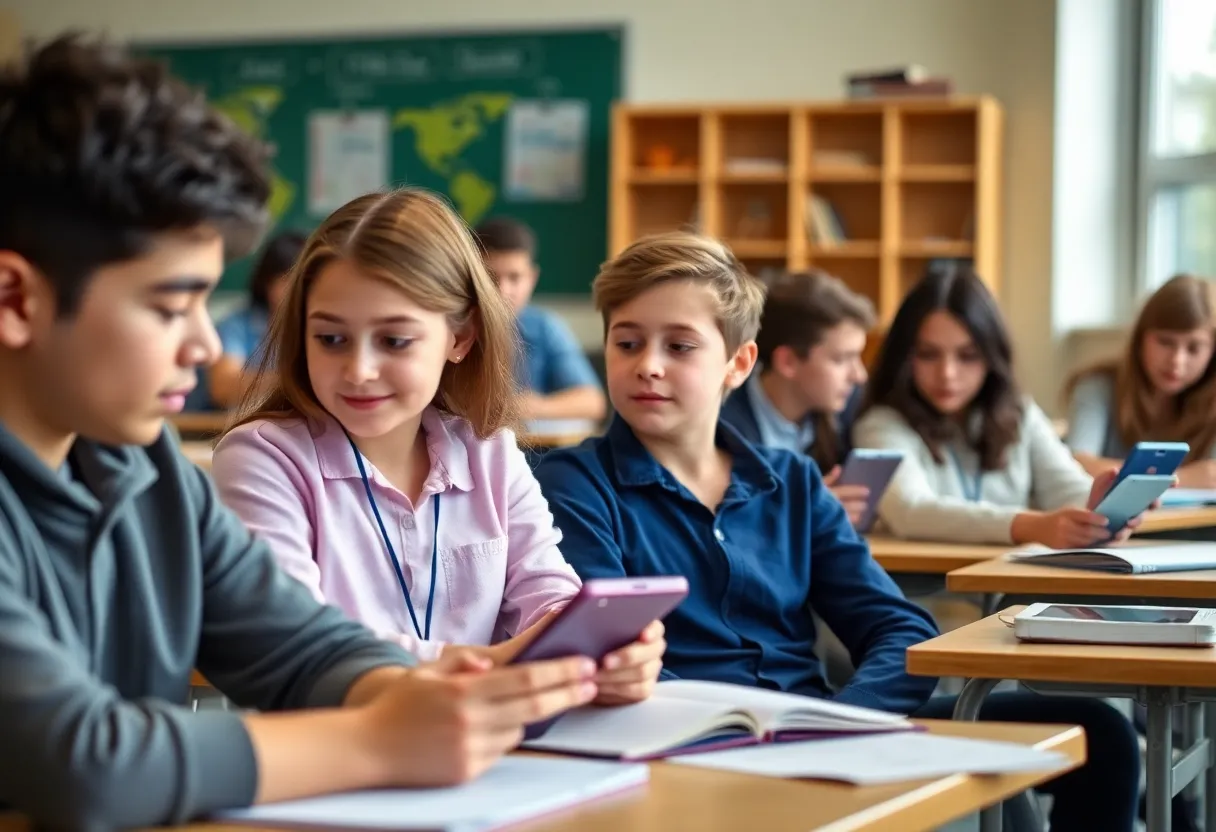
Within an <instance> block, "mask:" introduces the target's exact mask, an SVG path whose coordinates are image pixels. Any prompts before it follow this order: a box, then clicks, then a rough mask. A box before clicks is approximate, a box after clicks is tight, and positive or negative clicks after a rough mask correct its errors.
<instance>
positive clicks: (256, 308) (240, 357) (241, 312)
mask: <svg viewBox="0 0 1216 832" xmlns="http://www.w3.org/2000/svg"><path fill="white" fill-rule="evenodd" d="M307 241H308V236H307V235H305V234H302V233H300V232H298V231H284V232H282V233H280V234H278V235H276V236H274V237H272V238H271V239H270V241H269V242H267V243H266V245H265V247H264V248H263V249H262V255H261V257H259V258H258V262H257V264H256V265H255V266H254V267H253V272H252V273H251V274H250V275H249V303H248V305H247V306H245V307H244V308H242V309H238V310H237V311H235V312H233V313H232V314H230V315H228V316H227V317H226V318H224V319H223V320H221V321H219V323H217V324H216V326H215V329H216V332H218V333H219V336H220V344H221V346H222V348H223V355H221V356H220V359H219V361H217V362H216V363H215V365H214V366H212V367H211V368H210V369H208V371H207V386H208V392H209V393H210V394H211V401H212V403H213V404H214V405H215V406H216V407H220V408H229V407H234V406H236V403H237V401H238V400H239V399H240V397H241V393H242V392H243V391H244V389H245V385H246V383H247V379H248V377H250V376H252V372H250V371H248V368H247V365H248V364H249V363H250V359H251V358H253V356H254V354H255V353H256V352H257V349H258V345H259V344H261V343H262V339H263V338H264V337H265V336H266V330H267V328H268V326H269V323H270V316H271V313H273V312H274V310H275V309H276V308H277V307H278V305H279V301H280V300H282V298H283V297H284V295H286V293H287V275H288V273H289V272H290V271H291V267H292V266H293V265H294V264H295V262H296V258H297V257H299V256H300V252H301V251H302V250H303V249H304V244H305V243H306V242H307Z"/></svg>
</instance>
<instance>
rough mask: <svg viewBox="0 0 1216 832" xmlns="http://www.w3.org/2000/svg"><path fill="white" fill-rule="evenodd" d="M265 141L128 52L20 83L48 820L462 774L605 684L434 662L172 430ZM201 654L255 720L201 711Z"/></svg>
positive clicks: (13, 656)
mask: <svg viewBox="0 0 1216 832" xmlns="http://www.w3.org/2000/svg"><path fill="white" fill-rule="evenodd" d="M267 155H268V154H267V152H266V149H265V148H264V147H263V146H262V145H260V144H258V143H256V142H255V141H254V140H253V139H251V138H250V137H248V136H247V135H245V134H244V133H242V132H240V131H239V130H237V129H236V128H235V127H234V126H233V125H232V123H231V122H230V121H229V120H227V119H225V118H222V117H221V116H220V115H218V114H217V113H215V112H214V111H212V110H211V109H210V108H208V106H207V105H206V103H205V100H204V97H203V95H202V94H201V93H200V92H198V91H196V90H192V89H188V88H186V87H185V86H184V85H182V84H181V83H180V82H179V81H177V80H175V79H173V78H172V77H170V76H168V75H167V74H166V72H165V69H164V66H163V65H162V64H160V63H155V62H152V61H149V60H146V59H139V58H134V57H131V56H129V55H127V54H126V53H125V52H123V51H122V50H120V49H117V48H115V47H112V46H109V45H106V44H104V43H94V42H90V41H86V40H84V39H81V38H78V37H67V38H61V39H57V40H54V41H52V42H50V43H47V44H44V45H41V46H37V47H31V48H30V49H29V51H28V53H27V57H26V58H25V60H24V61H22V62H21V63H20V64H19V65H15V66H11V67H9V68H7V69H5V70H4V71H3V72H0V182H3V183H4V185H3V189H2V190H0V529H3V533H0V668H3V672H0V737H3V738H4V739H3V753H0V813H2V812H3V811H4V810H15V811H17V812H20V813H23V814H24V815H26V816H27V818H28V820H29V821H30V824H31V826H32V827H33V828H58V829H120V828H143V827H149V826H161V825H170V824H180V823H183V822H187V821H189V820H191V819H195V818H202V817H205V816H207V815H209V814H210V813H212V812H214V811H216V810H220V809H226V808H232V807H240V806H246V805H249V804H251V803H255V802H256V803H264V802H273V801H280V800H288V799H293V798H299V797H306V796H310V795H316V794H322V793H326V792H336V791H349V790H355V789H364V788H369V789H370V788H378V787H393V786H400V787H408V786H431V785H439V784H449V783H456V782H460V781H463V780H467V779H469V778H471V777H474V776H476V775H477V774H479V773H480V772H482V771H484V770H485V769H487V768H488V767H489V766H490V765H492V764H493V763H494V761H495V760H497V759H498V758H499V757H500V756H501V754H503V753H504V752H506V751H507V750H509V749H511V748H512V747H514V745H515V744H516V743H517V741H518V739H519V737H520V735H521V730H522V726H523V725H524V724H526V723H528V722H530V721H532V720H535V719H536V718H538V717H540V716H541V714H542V713H557V712H560V711H561V710H563V709H565V708H567V707H570V706H572V705H575V704H578V703H582V702H586V701H588V700H590V699H591V698H592V697H593V696H594V695H595V687H594V683H593V682H592V679H591V677H592V674H593V673H594V666H593V663H591V662H588V661H586V660H578V659H574V660H569V661H564V662H548V663H540V664H536V665H534V666H532V667H526V668H507V669H492V668H489V666H488V665H489V663H488V662H486V661H484V660H480V659H476V658H475V657H473V656H471V655H467V654H461V653H454V654H453V655H452V656H450V657H447V658H446V659H445V660H443V661H441V662H439V663H435V664H432V665H429V666H426V667H412V666H413V665H415V663H416V660H415V657H413V656H412V655H411V654H409V653H408V652H406V651H405V650H402V649H401V647H400V646H398V645H395V644H391V643H388V642H385V641H382V640H380V639H377V638H376V637H375V636H374V635H373V634H372V633H371V632H369V631H368V630H366V629H365V628H363V627H362V626H361V625H359V624H356V623H354V622H352V621H350V620H349V619H347V618H346V617H345V616H344V615H342V613H341V612H340V611H338V610H336V609H334V608H332V607H327V606H324V605H322V604H318V603H317V602H316V601H315V600H314V599H313V598H312V597H311V596H310V595H309V593H308V591H307V590H306V589H304V588H303V587H302V586H300V584H299V583H297V582H296V581H293V580H291V579H290V578H288V577H287V576H286V575H284V574H283V573H282V572H281V571H280V570H279V569H278V567H277V566H276V565H275V563H274V558H273V557H272V555H271V554H270V551H269V550H268V548H267V547H266V546H265V544H263V543H261V542H259V541H258V540H256V539H255V538H253V537H252V536H250V534H249V532H248V531H247V530H246V529H245V528H244V527H243V526H242V525H241V523H240V521H239V520H238V519H237V518H236V517H234V516H233V515H232V514H231V513H230V512H228V511H227V510H226V509H224V508H223V507H222V506H221V505H220V503H219V500H218V499H217V498H216V495H215V492H214V490H213V488H212V486H211V484H210V480H209V478H208V477H207V476H206V475H205V474H203V473H202V472H201V471H200V470H199V469H198V468H197V467H196V466H194V465H191V464H190V463H188V462H187V461H186V460H185V459H184V458H183V457H182V455H181V453H180V451H179V449H178V447H177V445H176V443H175V442H174V441H173V439H172V437H171V436H170V435H169V434H168V433H167V432H166V431H165V430H164V421H165V417H166V416H167V415H168V414H170V413H173V412H175V411H177V410H180V409H181V407H182V403H183V401H184V399H185V396H186V394H187V393H188V392H189V390H190V388H191V387H192V386H193V384H194V377H195V370H196V368H197V367H199V366H201V365H204V364H207V363H208V362H210V361H212V360H214V359H215V358H216V357H217V355H218V353H219V343H218V339H217V338H216V334H215V330H214V328H213V327H212V324H211V320H210V318H209V317H208V315H207V307H206V300H207V295H208V293H209V292H210V291H211V290H212V289H213V288H214V286H215V284H216V282H217V281H218V280H219V277H220V273H221V272H222V270H223V264H224V259H225V256H226V255H227V256H230V257H231V256H235V255H239V254H241V253H242V251H243V249H244V248H245V247H247V246H248V244H249V241H250V240H251V239H256V237H257V235H258V234H259V233H260V231H261V228H262V227H263V224H264V222H265V220H266V213H265V207H264V206H265V201H266V199H267V197H268V196H269V192H270V188H269V182H268V178H267V175H266V170H265V159H266V158H267ZM183 184H185V185H188V187H183ZM589 665H590V666H589ZM192 667H197V668H198V670H199V671H201V672H202V673H203V674H204V675H205V676H206V677H207V678H208V679H209V680H210V681H211V683H212V684H214V685H215V686H216V687H217V688H218V689H219V690H220V691H221V692H222V693H223V694H225V695H226V696H227V697H228V698H229V699H231V700H232V701H233V702H234V703H235V704H236V705H237V706H238V708H239V709H240V710H237V709H234V710H231V711H224V710H204V711H198V712H194V711H192V710H191V709H190V708H189V707H186V706H185V702H186V699H187V692H188V689H189V686H190V677H191V668H192ZM270 711H282V712H294V713H268V712H270Z"/></svg>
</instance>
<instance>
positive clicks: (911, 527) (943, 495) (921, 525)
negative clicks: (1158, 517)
mask: <svg viewBox="0 0 1216 832" xmlns="http://www.w3.org/2000/svg"><path fill="white" fill-rule="evenodd" d="M853 445H854V446H855V447H858V448H883V449H890V450H899V451H903V452H904V460H903V463H902V464H900V466H899V468H898V469H897V470H896V472H895V477H894V479H893V480H892V481H891V486H890V488H888V489H887V492H886V494H885V495H883V498H882V501H881V502H880V503H879V508H878V512H879V517H880V519H881V521H882V523H883V525H884V526H885V527H886V530H887V531H889V532H890V533H891V534H894V535H896V536H898V537H905V538H919V539H922V540H937V541H949V542H953V543H1012V542H1013V539H1012V536H1011V534H1010V528H1011V526H1012V524H1013V518H1014V517H1015V516H1016V515H1017V514H1019V513H1021V512H1023V511H1026V510H1027V509H1034V510H1039V511H1054V510H1055V509H1058V508H1063V507H1065V506H1084V505H1085V504H1086V501H1087V500H1088V499H1089V490H1090V488H1091V486H1092V485H1093V479H1092V478H1091V477H1090V476H1089V474H1087V473H1086V472H1085V469H1084V468H1082V467H1081V466H1080V464H1078V463H1077V461H1076V460H1075V459H1073V458H1072V455H1071V454H1070V453H1069V452H1068V448H1067V447H1066V446H1065V445H1064V443H1063V442H1061V441H1060V438H1059V437H1058V436H1057V435H1056V432H1055V429H1054V428H1053V427H1052V425H1051V422H1050V421H1049V420H1048V418H1047V416H1046V414H1044V413H1043V411H1042V410H1040V409H1039V407H1038V405H1036V404H1035V403H1034V402H1033V401H1031V400H1029V399H1027V400H1026V403H1025V415H1024V416H1023V417H1022V426H1021V431H1020V435H1019V437H1018V439H1017V441H1016V442H1015V443H1014V444H1013V445H1011V446H1010V447H1009V449H1008V450H1007V452H1006V453H1007V458H1008V462H1007V464H1006V466H1005V468H1004V469H1003V470H1000V471H989V472H987V473H985V474H984V475H983V476H982V477H981V480H980V482H981V485H980V499H979V500H978V501H975V502H973V501H971V500H969V499H967V494H966V491H965V488H964V485H963V483H964V479H963V477H962V476H960V472H959V470H958V469H957V467H956V466H955V463H954V456H952V455H951V454H950V453H948V452H947V453H945V454H944V455H943V456H944V457H945V459H944V461H943V462H941V463H938V462H936V461H935V460H934V459H933V454H932V453H931V452H930V450H929V446H928V445H926V444H925V442H924V441H923V440H922V439H921V438H920V436H919V435H917V433H916V432H915V431H914V430H912V428H911V427H909V426H908V423H907V422H906V421H904V418H903V417H902V416H900V415H899V414H898V413H896V412H895V411H894V410H892V409H891V408H888V407H876V408H874V409H873V410H871V411H870V412H868V413H867V414H866V415H865V416H863V417H862V418H861V419H859V420H858V421H857V423H856V424H855V425H854V427H853ZM953 450H954V452H955V454H956V455H957V457H958V460H959V462H960V463H961V465H962V466H963V469H964V471H965V476H966V481H967V482H974V478H975V473H976V471H978V470H979V456H978V454H976V453H975V451H974V450H972V449H971V448H970V447H968V446H966V445H965V444H963V443H962V442H957V443H955V444H954V445H953Z"/></svg>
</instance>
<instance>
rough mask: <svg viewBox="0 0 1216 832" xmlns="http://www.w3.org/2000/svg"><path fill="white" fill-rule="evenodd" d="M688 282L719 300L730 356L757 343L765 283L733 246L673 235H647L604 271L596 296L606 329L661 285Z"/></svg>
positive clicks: (595, 286)
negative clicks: (618, 312) (612, 319)
mask: <svg viewBox="0 0 1216 832" xmlns="http://www.w3.org/2000/svg"><path fill="white" fill-rule="evenodd" d="M673 281H685V282H688V283H691V284H693V285H696V286H705V287H706V288H708V289H709V290H710V291H711V292H713V294H714V297H715V298H716V299H717V306H718V308H717V313H716V318H717V322H718V329H719V331H721V333H722V339H723V340H724V341H725V342H726V350H727V352H728V353H734V351H735V350H737V349H738V348H739V347H740V346H742V345H743V344H746V343H747V342H748V341H754V340H755V339H756V333H757V332H759V330H760V314H761V312H762V311H763V309H764V284H763V283H761V282H760V281H759V280H758V279H756V278H755V277H753V276H752V275H751V274H749V273H748V271H747V269H746V268H745V267H744V266H743V264H742V263H740V262H739V260H738V258H737V257H735V255H734V253H733V252H732V251H731V250H730V248H729V247H728V246H726V245H725V244H724V243H722V242H721V241H719V240H715V239H714V238H712V237H705V236H702V235H700V234H692V233H689V232H686V231H672V232H668V233H663V234H654V235H651V236H648V237H642V238H640V239H639V240H637V241H636V242H634V243H633V244H631V245H630V246H629V247H628V248H626V249H625V250H624V251H622V252H621V253H620V254H618V255H617V256H616V257H614V258H613V259H611V260H609V261H607V262H605V263H604V265H602V266H601V267H600V273H599V274H598V275H596V278H595V282H594V283H592V284H591V294H592V298H593V300H594V301H595V308H596V310H597V311H598V312H599V313H600V314H601V315H602V316H603V318H604V330H605V331H607V329H608V326H609V318H610V317H611V315H612V313H613V311H615V310H616V309H618V308H620V307H621V306H624V305H625V304H626V303H629V302H630V301H632V300H633V299H634V298H636V297H638V296H639V295H641V294H643V293H645V292H648V291H650V290H651V289H653V288H655V287H656V286H661V285H663V284H664V283H670V282H673Z"/></svg>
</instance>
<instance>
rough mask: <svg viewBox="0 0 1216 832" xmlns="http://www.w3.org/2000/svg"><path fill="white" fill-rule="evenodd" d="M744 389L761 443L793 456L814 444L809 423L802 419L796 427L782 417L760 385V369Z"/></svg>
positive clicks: (813, 431)
mask: <svg viewBox="0 0 1216 832" xmlns="http://www.w3.org/2000/svg"><path fill="white" fill-rule="evenodd" d="M743 387H744V390H743V393H744V395H745V396H747V399H748V401H749V402H750V403H751V406H752V412H753V413H755V414H756V427H757V429H758V430H759V431H760V441H761V444H763V445H765V446H766V447H769V448H784V449H785V450H787V451H793V452H794V453H796V454H801V453H806V449H807V448H808V447H809V446H810V444H811V443H812V442H814V441H815V426H814V425H813V424H812V423H811V420H810V419H809V418H808V419H803V420H802V422H801V423H798V424H795V423H794V422H791V421H790V420H789V419H787V418H785V417H784V416H783V415H781V413H780V412H778V410H777V408H776V407H775V406H774V405H773V403H772V401H770V400H769V397H768V394H767V393H765V392H764V387H763V386H761V384H760V372H759V370H757V371H756V372H753V373H752V374H751V375H750V376H749V377H748V379H747V381H746V382H745V383H744V385H743Z"/></svg>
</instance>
